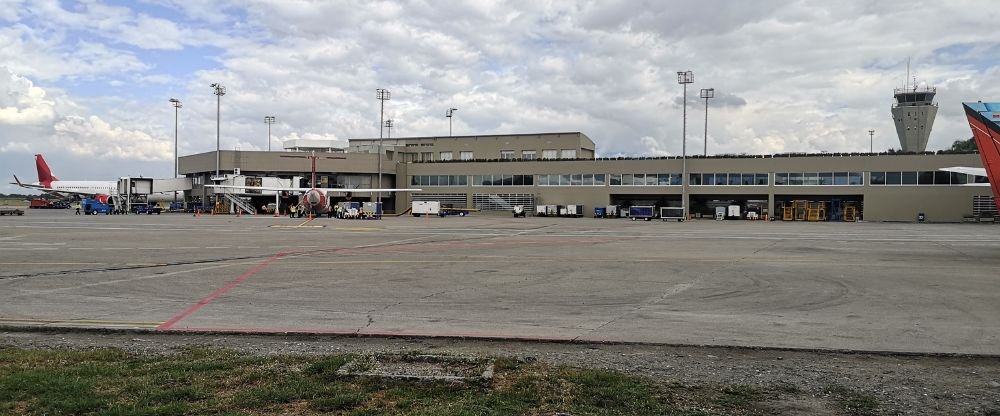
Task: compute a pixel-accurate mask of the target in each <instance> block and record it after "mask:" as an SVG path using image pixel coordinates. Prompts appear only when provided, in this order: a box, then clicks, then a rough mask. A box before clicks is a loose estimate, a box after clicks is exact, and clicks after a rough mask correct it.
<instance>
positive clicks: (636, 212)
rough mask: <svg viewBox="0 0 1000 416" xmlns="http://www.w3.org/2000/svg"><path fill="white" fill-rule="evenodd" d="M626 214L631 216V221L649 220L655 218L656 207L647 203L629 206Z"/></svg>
mask: <svg viewBox="0 0 1000 416" xmlns="http://www.w3.org/2000/svg"><path fill="white" fill-rule="evenodd" d="M628 216H629V217H631V218H632V221H636V220H643V221H649V220H652V219H653V218H656V207H654V206H649V205H640V206H635V207H629V209H628Z"/></svg>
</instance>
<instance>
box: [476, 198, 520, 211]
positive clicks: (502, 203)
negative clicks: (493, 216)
mask: <svg viewBox="0 0 1000 416" xmlns="http://www.w3.org/2000/svg"><path fill="white" fill-rule="evenodd" d="M489 199H490V202H492V203H494V204H496V205H497V206H499V207H500V209H502V210H504V211H510V210H512V209H514V204H511V203H510V201H507V200H506V199H503V198H501V197H500V196H499V195H490V196H489ZM476 208H479V207H476Z"/></svg>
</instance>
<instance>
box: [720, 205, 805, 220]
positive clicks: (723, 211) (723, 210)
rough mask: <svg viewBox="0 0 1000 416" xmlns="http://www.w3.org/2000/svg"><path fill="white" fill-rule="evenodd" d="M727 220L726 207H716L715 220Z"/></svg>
mask: <svg viewBox="0 0 1000 416" xmlns="http://www.w3.org/2000/svg"><path fill="white" fill-rule="evenodd" d="M789 212H791V211H789ZM725 219H726V207H715V220H716V221H724V220H725Z"/></svg>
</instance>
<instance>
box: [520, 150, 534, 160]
mask: <svg viewBox="0 0 1000 416" xmlns="http://www.w3.org/2000/svg"><path fill="white" fill-rule="evenodd" d="M521 159H524V160H535V151H534V150H522V151H521Z"/></svg>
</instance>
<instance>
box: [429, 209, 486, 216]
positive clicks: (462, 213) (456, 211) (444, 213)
mask: <svg viewBox="0 0 1000 416" xmlns="http://www.w3.org/2000/svg"><path fill="white" fill-rule="evenodd" d="M477 211H479V210H478V209H476V208H451V207H442V208H441V213H440V214H438V215H439V216H441V217H447V216H449V215H458V216H459V217H464V216H466V215H469V214H471V213H473V212H477Z"/></svg>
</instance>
